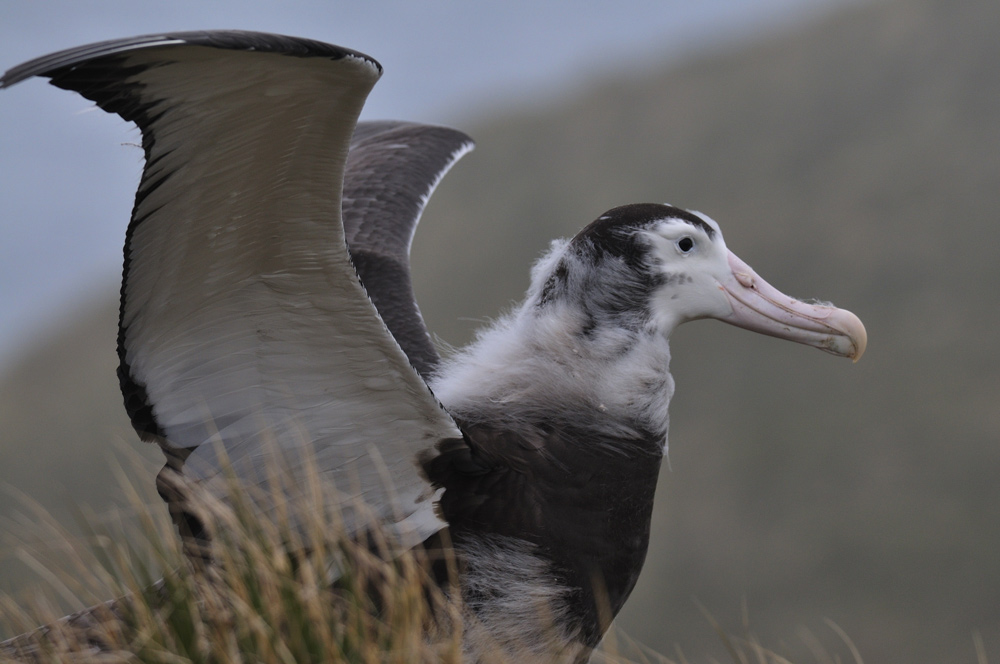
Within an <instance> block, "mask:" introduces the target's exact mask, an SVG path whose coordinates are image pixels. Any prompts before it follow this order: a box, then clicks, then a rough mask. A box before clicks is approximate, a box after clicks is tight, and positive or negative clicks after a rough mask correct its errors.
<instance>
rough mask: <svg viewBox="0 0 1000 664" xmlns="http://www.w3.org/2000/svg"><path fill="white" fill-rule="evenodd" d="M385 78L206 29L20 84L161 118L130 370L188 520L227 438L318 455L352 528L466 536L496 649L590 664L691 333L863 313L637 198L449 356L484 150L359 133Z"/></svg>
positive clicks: (137, 219) (563, 245)
mask: <svg viewBox="0 0 1000 664" xmlns="http://www.w3.org/2000/svg"><path fill="white" fill-rule="evenodd" d="M380 74H381V67H380V66H379V65H378V63H376V62H375V61H374V60H373V59H371V58H369V57H368V56H365V55H362V54H360V53H356V52H354V51H350V50H347V49H343V48H339V47H336V46H330V45H328V44H323V43H320V42H314V41H309V40H304V39H296V38H290V37H281V36H276V35H267V34H257V33H247V32H191V33H176V34H167V35H154V36H147V37H137V38H133V39H125V40H117V41H110V42H103V43H100V44H94V45H91V46H85V47H81V48H77V49H71V50H68V51H63V52H60V53H56V54H53V55H49V56H46V57H43V58H40V59H38V60H34V61H31V62H28V63H26V64H24V65H21V66H19V67H15V68H14V69H12V70H10V71H9V72H7V74H6V75H5V76H4V78H3V79H2V86H4V87H6V86H9V85H12V84H14V83H17V82H19V81H21V80H24V79H26V78H29V77H32V76H46V77H49V78H50V79H51V82H52V83H53V84H54V85H57V86H59V87H62V88H66V89H70V90H75V91H77V92H79V93H80V94H82V95H84V96H85V97H88V98H89V99H92V100H94V101H95V102H96V103H97V104H98V105H99V106H100V107H101V108H103V109H105V110H107V111H110V112H114V113H117V114H119V115H121V116H122V117H123V118H125V119H126V120H129V121H132V122H135V123H136V124H137V125H138V126H139V128H140V129H141V131H142V137H143V141H142V143H143V148H144V150H145V156H146V166H145V170H144V172H143V175H142V180H141V182H140V185H139V189H138V192H137V194H136V202H135V208H134V210H133V213H132V220H131V222H130V224H129V226H128V230H127V232H126V241H125V268H124V278H123V283H122V291H121V318H120V331H119V338H118V352H119V356H120V359H121V366H120V369H119V376H120V379H121V386H122V391H123V394H124V396H125V405H126V409H127V410H128V413H129V416H130V417H131V419H132V422H133V424H134V426H135V428H136V431H138V432H139V435H140V436H141V437H142V438H143V439H144V440H148V441H155V442H156V443H158V444H159V445H160V446H161V447H162V448H163V450H164V452H165V454H166V456H167V465H166V467H165V469H164V471H163V472H161V473H160V476H159V486H160V489H161V492H162V493H163V495H164V497H165V498H166V499H167V500H168V502H169V503H171V508H172V512H173V514H174V516H175V518H176V519H177V522H178V525H179V526H180V528H181V530H182V532H184V533H185V534H187V535H189V536H190V535H194V536H198V535H200V534H201V533H200V527H201V524H199V523H198V522H197V520H196V519H194V518H192V517H191V515H190V514H188V513H187V512H186V511H185V506H184V501H183V495H184V487H185V486H192V485H197V486H199V487H202V488H208V489H209V490H213V489H214V488H215V487H216V486H217V485H218V484H219V483H221V482H222V480H223V478H222V476H221V471H222V469H221V464H220V461H219V459H218V451H219V448H220V445H221V448H222V450H224V452H225V454H226V456H227V457H228V459H229V461H230V462H231V463H232V464H233V466H234V468H235V469H236V471H237V473H238V474H239V475H240V477H241V478H242V479H243V480H244V481H247V482H250V483H253V482H257V481H260V478H261V477H264V476H266V472H265V471H264V469H265V468H266V467H267V462H268V460H269V457H270V456H271V455H273V454H275V453H280V454H281V455H282V456H283V457H284V459H285V460H286V461H287V460H288V459H291V460H292V463H293V465H294V462H295V459H297V458H300V456H305V455H308V456H309V457H310V458H314V459H315V460H316V462H317V464H318V466H319V471H320V473H321V477H322V478H323V479H324V481H327V482H329V483H332V484H333V485H335V486H338V487H347V486H351V487H354V488H355V491H354V492H353V493H350V495H349V496H348V497H349V498H350V500H347V499H346V498H345V503H344V505H343V509H344V510H345V518H346V523H345V525H346V527H347V528H348V531H349V532H359V531H360V530H362V529H363V528H365V527H366V526H367V525H369V523H370V521H369V519H371V518H375V519H377V520H378V521H379V522H380V523H382V524H383V525H386V526H388V527H389V528H390V529H393V530H395V531H397V532H398V533H399V534H400V536H402V537H404V538H410V539H409V540H408V541H412V542H414V543H419V542H422V541H424V540H428V538H433V537H435V535H436V534H437V533H439V531H441V530H442V529H444V528H448V529H449V535H450V539H451V541H453V543H454V547H455V550H456V552H457V554H458V555H459V556H460V557H461V558H462V559H463V562H464V569H465V576H464V578H463V581H462V583H463V594H464V596H465V600H466V605H467V606H468V607H470V611H472V614H473V615H474V617H475V620H470V623H469V629H468V630H467V636H466V640H467V648H468V650H469V655H470V656H474V655H475V653H476V652H477V649H478V648H480V647H482V646H481V644H483V643H489V644H490V647H500V648H502V649H504V650H505V651H506V654H507V656H508V657H509V658H510V659H511V661H528V660H530V659H539V660H542V661H549V660H552V659H554V658H555V659H569V660H573V659H586V657H587V656H588V654H589V652H590V650H591V649H592V648H593V647H594V646H595V645H596V644H597V643H598V641H599V640H600V638H601V636H602V634H603V632H604V630H605V629H606V627H607V621H608V618H609V617H611V616H613V615H614V614H615V613H617V611H618V610H619V609H620V608H621V606H622V604H623V603H624V602H625V600H626V598H627V597H628V595H629V593H630V592H631V590H632V588H633V587H634V585H635V582H636V579H637V577H638V574H639V571H640V569H641V567H642V564H643V560H644V558H645V555H646V548H647V544H648V539H649V527H650V516H651V511H652V505H653V494H654V491H655V488H656V478H657V473H658V470H659V466H660V462H661V459H662V456H663V451H664V448H665V445H666V436H667V425H668V417H667V404H668V403H669V400H670V397H671V394H672V392H673V382H672V379H671V377H670V373H669V361H670V353H669V346H668V339H669V336H670V333H671V331H672V330H673V329H674V327H676V326H677V325H678V324H680V323H683V322H685V321H687V320H692V319H696V318H704V317H715V318H719V319H722V320H725V321H727V322H730V323H734V324H737V325H741V326H743V327H748V328H750V329H754V330H756V331H760V332H763V333H766V334H772V335H775V336H780V337H784V338H789V339H792V340H795V341H800V342H802V343H808V344H811V345H814V346H817V347H820V348H822V349H824V350H827V351H830V352H832V353H835V354H838V355H845V356H849V357H852V358H854V359H857V358H858V357H860V355H861V353H862V352H863V351H864V345H865V335H864V328H863V327H862V326H861V324H860V321H858V320H857V318H856V317H854V316H853V315H852V314H850V313H848V312H845V311H842V310H838V309H834V308H832V307H829V306H820V305H810V304H805V303H802V302H799V301H797V300H793V299H792V298H788V297H787V296H784V295H782V294H780V293H778V292H777V291H776V290H774V289H773V288H771V287H770V286H769V285H768V284H767V283H766V282H764V281H763V280H761V279H760V278H759V277H758V276H757V275H756V274H755V273H754V272H753V271H752V270H751V269H750V268H749V267H748V266H746V264H744V263H742V262H741V261H740V260H739V259H738V258H736V256H735V255H733V254H732V253H730V252H729V251H728V250H727V249H726V246H725V243H724V242H723V239H722V234H721V232H720V230H719V228H718V226H717V225H716V224H715V222H714V221H712V220H711V219H709V218H707V217H705V216H704V215H701V214H699V213H695V212H688V211H685V210H680V209H678V208H674V207H671V206H668V205H661V204H638V205H628V206H624V207H619V208H615V209H613V210H610V211H609V212H607V213H606V214H604V215H603V216H601V217H600V218H599V219H597V220H596V221H594V222H593V223H591V224H590V225H588V226H587V227H586V228H584V229H583V230H582V231H580V233H579V234H578V235H576V236H575V237H574V238H573V239H571V240H569V241H558V242H555V243H553V246H552V248H551V249H550V251H549V252H548V253H547V255H546V256H545V257H543V258H542V259H541V260H540V261H539V263H538V264H537V265H536V266H535V268H534V271H533V274H532V284H531V287H530V289H529V291H528V293H527V295H526V298H525V300H524V302H523V303H522V304H521V305H520V306H518V307H517V308H516V309H515V310H514V311H513V312H511V313H510V314H509V315H507V316H505V317H504V318H502V319H500V320H499V321H498V322H497V323H495V324H494V325H493V326H491V327H490V328H489V329H487V330H486V331H484V332H483V333H482V334H481V335H480V336H479V338H478V340H477V341H476V342H475V343H473V344H472V345H471V346H470V347H468V348H467V349H465V350H462V351H460V352H458V353H456V354H454V355H453V356H451V357H449V358H447V359H446V360H444V361H441V360H440V358H439V357H438V354H437V352H436V351H435V348H434V346H433V344H432V343H431V341H430V338H429V336H428V334H427V331H426V329H425V328H424V325H423V321H422V319H421V316H420V312H419V309H418V307H417V305H416V303H415V301H414V297H413V291H412V287H411V285H410V278H409V247H410V241H411V239H412V236H413V232H414V230H415V228H416V224H417V221H418V219H419V217H420V215H421V213H422V211H423V208H424V205H425V203H426V201H427V199H428V197H429V196H430V195H431V193H432V192H433V190H434V188H435V187H436V186H437V183H438V182H439V180H440V179H441V177H442V176H443V175H444V174H445V173H446V172H447V170H448V169H449V168H450V167H451V166H452V165H453V164H454V163H455V162H456V161H457V160H458V159H459V158H460V157H461V156H462V155H463V154H465V153H466V152H467V151H469V150H470V149H471V148H472V142H471V140H470V139H469V138H468V137H466V136H465V135H464V134H462V133H460V132H457V131H454V130H451V129H446V128H442V127H430V126H425V125H417V124H410V123H401V122H375V123H361V124H357V118H358V114H359V113H360V111H361V107H362V104H363V103H364V100H365V97H366V96H367V94H368V92H369V90H370V89H371V88H372V86H373V85H374V84H375V82H376V81H377V80H378V78H379V76H380ZM359 278H360V279H359ZM432 390H433V391H432ZM276 450H277V451H276ZM383 466H384V469H383ZM383 470H384V471H385V473H387V474H388V476H389V477H391V480H392V485H393V486H392V490H391V491H390V490H389V489H387V487H386V484H385V482H384V475H382V474H380V473H382V472H383ZM218 491H219V492H220V494H221V492H222V489H221V487H219V488H218ZM354 498H361V499H363V501H364V502H365V503H367V505H369V506H370V507H371V509H372V511H373V516H372V515H369V514H368V513H367V512H364V513H363V512H360V511H357V512H356V511H354V510H352V508H351V504H352V501H353V499H354ZM539 612H542V613H543V614H544V615H546V616H548V617H550V618H551V619H552V620H554V626H552V625H549V623H548V622H546V621H540V620H539V619H538V616H539ZM553 627H554V628H553Z"/></svg>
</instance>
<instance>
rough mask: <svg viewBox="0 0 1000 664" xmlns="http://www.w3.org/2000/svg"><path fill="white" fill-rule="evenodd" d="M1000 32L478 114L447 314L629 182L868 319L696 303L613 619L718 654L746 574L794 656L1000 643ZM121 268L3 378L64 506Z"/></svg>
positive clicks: (27, 453)
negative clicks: (711, 222)
mask: <svg viewBox="0 0 1000 664" xmlns="http://www.w3.org/2000/svg"><path fill="white" fill-rule="evenodd" d="M998 33H1000V3H996V2H994V1H993V0H981V1H978V2H973V1H971V0H960V1H952V2H946V1H945V0H896V1H889V2H880V3H874V4H870V5H862V6H858V7H855V8H853V9H850V10H846V11H843V12H841V13H838V14H836V15H832V16H829V17H826V18H824V19H823V20H822V21H819V22H817V23H815V24H812V25H809V26H806V27H803V28H799V29H797V31H796V32H794V33H791V34H785V35H781V36H778V37H775V38H772V39H770V40H768V41H767V42H764V43H755V44H750V45H744V46H742V47H740V48H739V49H737V50H733V51H730V52H722V53H715V54H712V55H706V56H703V57H700V58H698V59H696V60H692V61H689V62H687V63H686V64H684V65H682V66H679V67H677V66H673V67H670V68H664V69H662V70H660V69H658V68H657V67H655V66H649V67H645V68H641V69H636V70H634V71H623V72H621V73H620V74H619V75H618V76H616V77H614V78H612V79H607V80H601V81H595V82H594V83H593V85H592V86H591V87H590V88H589V89H587V90H585V91H583V92H581V93H579V94H578V95H577V96H576V97H575V98H573V99H567V100H563V101H561V102H559V103H553V104H548V105H546V106H539V107H536V108H531V109H524V110H521V111H516V112H505V113H504V114H503V115H497V116H496V117H490V118H487V119H484V120H482V121H481V122H480V123H478V124H477V123H470V124H469V125H468V126H465V127H463V129H466V130H468V131H469V132H470V133H471V134H472V135H473V136H474V137H475V138H476V139H477V142H478V148H477V150H476V151H475V152H474V153H472V154H471V155H469V156H468V157H466V159H465V160H463V162H462V163H460V164H459V165H458V166H457V167H456V169H455V170H454V172H453V173H452V174H450V175H449V176H448V178H446V179H445V180H444V182H443V183H442V186H441V188H440V190H439V191H438V193H437V194H436V195H435V197H434V198H433V199H432V202H431V204H430V206H429V208H428V210H427V212H426V215H425V223H424V226H423V227H422V228H421V230H420V232H419V233H418V234H417V239H416V244H415V247H414V257H413V262H414V272H415V280H416V287H417V291H418V293H417V294H418V299H419V300H420V302H421V306H422V308H423V311H424V314H425V318H426V319H427V322H428V325H429V326H430V328H431V329H432V330H434V331H436V332H437V333H438V334H439V335H440V337H441V339H442V340H443V341H444V342H446V343H449V344H454V345H458V344H461V343H464V342H465V341H467V340H468V339H469V338H470V335H471V333H472V330H474V329H475V327H477V326H478V325H479V324H480V323H481V322H482V321H484V320H487V319H488V318H489V317H492V316H495V315H496V314H497V313H498V311H501V310H502V309H503V308H505V307H506V306H508V305H509V303H510V302H512V301H515V300H517V299H518V298H519V297H520V294H521V293H522V292H523V290H524V288H525V286H526V285H527V275H528V268H529V266H530V264H531V261H532V260H533V259H534V258H535V257H537V256H538V254H539V253H540V252H541V251H542V250H543V249H544V248H545V246H546V245H547V242H548V241H549V239H551V238H553V237H557V236H562V235H570V234H572V233H574V232H575V231H576V230H577V229H578V228H580V227H581V226H583V225H584V224H586V223H587V222H589V221H591V220H592V219H594V218H596V217H597V216H598V215H599V214H600V213H602V212H603V211H604V210H606V209H608V208H610V207H613V206H615V205H619V204H623V203H627V202H635V201H666V202H669V203H672V204H674V205H679V206H682V207H689V208H695V209H699V210H702V211H703V212H705V213H707V214H709V215H711V216H712V217H713V218H715V219H716V220H717V221H719V223H720V224H721V225H722V228H723V232H724V234H725V237H726V241H727V244H728V245H729V247H730V248H731V249H733V250H734V251H735V252H736V253H737V254H738V255H740V256H741V257H742V258H743V259H744V260H746V261H747V262H748V263H749V264H750V265H752V266H754V268H756V270H757V271H758V272H759V273H760V274H761V275H762V276H763V277H764V278H765V279H767V280H768V281H770V282H771V283H772V284H774V285H775V286H777V287H778V288H780V289H782V290H785V291H786V292H789V293H791V294H793V295H799V296H816V297H819V298H822V299H828V300H832V301H833V302H835V303H837V304H838V305H840V306H843V307H846V308H849V309H851V310H852V311H854V312H855V313H857V314H858V315H859V316H860V317H861V318H862V320H864V322H865V324H866V326H867V328H868V332H869V337H870V344H869V348H868V353H867V355H866V356H865V357H864V359H863V360H862V361H861V362H860V363H859V364H857V365H853V366H852V365H851V364H850V363H849V362H846V361H843V360H838V359H835V358H832V357H830V356H827V355H824V354H822V353H818V352H816V351H815V350H813V349H809V348H805V347H802V346H796V345H792V344H789V343H786V342H781V341H777V340H775V339H771V338H766V337H761V336H758V335H753V334H750V333H747V332H745V331H742V330H737V329H735V328H730V327H727V326H725V325H722V324H719V323H716V322H697V323H693V324H690V325H687V326H684V327H682V328H681V329H680V330H679V331H678V332H677V334H676V335H675V338H674V340H673V344H672V348H673V352H674V363H673V373H674V377H675V379H676V381H677V394H676V396H675V399H674V402H673V403H672V406H671V408H672V410H671V412H672V427H671V435H670V464H669V467H665V468H664V471H663V474H662V476H661V483H660V487H659V494H658V501H659V502H658V505H657V509H656V512H655V515H654V526H653V543H652V547H651V549H650V553H649V557H648V559H647V563H646V568H645V571H644V572H643V576H642V578H641V579H640V581H639V585H638V587H637V589H636V591H635V593H634V594H633V596H632V599H631V600H630V601H629V603H628V605H627V606H626V608H625V610H624V611H623V614H622V616H621V618H620V621H619V622H620V624H621V625H622V626H623V627H624V629H625V630H626V631H627V632H629V633H630V634H631V635H633V636H634V637H636V638H637V639H639V640H640V641H643V642H645V643H646V644H648V645H650V646H652V647H654V648H656V649H658V650H660V651H662V652H664V653H668V654H670V653H674V652H675V650H674V648H675V646H678V647H679V648H680V649H681V650H682V651H683V652H684V654H685V655H687V656H688V657H689V658H690V659H691V660H692V661H697V662H700V661H705V660H706V659H707V657H708V656H710V655H711V656H716V657H718V658H721V657H722V654H721V646H720V644H719V642H718V638H717V636H716V635H715V633H714V632H713V631H712V629H711V627H710V626H709V625H708V623H707V622H706V621H705V619H704V618H703V617H702V615H701V613H700V612H699V610H698V608H697V606H696V604H695V602H694V599H697V601H698V602H700V603H701V604H703V605H704V606H706V607H707V608H708V610H709V611H711V612H712V613H713V614H714V615H715V616H716V618H718V619H719V620H720V621H721V622H722V623H723V624H724V625H725V626H726V627H727V628H729V629H731V630H737V629H739V626H740V619H741V618H740V616H741V604H742V603H743V602H744V601H745V602H746V606H747V610H748V613H749V616H750V622H751V628H752V629H753V630H754V631H755V632H756V633H757V634H758V635H760V637H761V639H762V641H764V642H765V643H767V644H769V645H771V646H775V644H782V643H783V644H786V646H785V652H786V654H788V655H789V656H790V657H792V658H797V659H801V660H810V661H813V660H815V657H812V656H811V654H810V653H811V649H810V648H811V646H810V637H809V636H808V634H810V633H811V634H813V635H815V638H816V639H817V640H819V641H820V642H822V643H824V644H826V645H827V646H829V647H830V648H831V649H834V648H835V647H836V644H837V643H838V639H837V637H836V636H835V634H834V632H833V630H831V629H830V628H829V626H828V625H827V624H826V622H825V619H827V618H829V619H831V620H833V621H834V622H835V623H836V624H838V625H839V626H840V627H842V628H843V629H844V630H845V631H846V632H847V634H849V635H850V636H851V638H852V639H853V640H854V641H855V642H856V643H857V645H858V647H859V649H860V650H861V653H862V655H863V656H864V658H865V661H866V662H868V663H869V664H870V663H872V662H910V663H923V662H926V663H932V662H933V663H937V662H975V661H976V655H975V650H974V648H973V635H974V633H979V634H981V635H982V637H983V641H984V643H985V646H986V651H987V653H988V654H989V655H990V656H991V661H1000V444H998V443H1000V348H998V345H997V344H996V342H995V339H996V336H997V335H996V332H995V330H996V329H997V327H998V323H1000V308H998V307H997V292H998V289H1000V261H997V259H996V257H995V253H996V247H997V246H998V244H1000V225H998V224H997V223H996V221H997V219H998V217H1000V157H998V155H1000V92H998V91H1000V39H998V38H997V34H998ZM357 46H359V47H361V48H363V45H357ZM376 55H377V54H376ZM125 223H126V220H124V219H123V220H122V228H123V232H124V227H125ZM111 269H112V266H109V272H110V271H111ZM116 294H117V285H116V284H114V283H112V282H111V281H109V283H108V284H107V285H106V288H105V289H104V291H103V292H102V293H101V294H100V295H98V296H96V299H95V302H94V303H93V305H91V306H90V307H89V308H87V309H88V311H87V313H85V314H81V315H79V316H77V317H74V318H72V319H71V320H68V321H67V327H66V330H65V331H63V332H60V333H58V334H54V335H53V336H52V338H50V339H42V340H39V344H38V346H37V347H36V348H34V349H32V350H30V351H26V352H25V354H24V357H23V360H22V361H21V363H20V364H19V365H18V366H17V367H15V369H14V370H12V371H11V372H10V373H9V374H8V375H7V376H6V377H5V380H4V381H3V382H2V383H0V445H2V449H3V457H2V459H3V463H2V466H0V481H3V482H5V483H7V484H8V485H13V486H14V487H17V488H19V489H20V490H21V491H24V492H25V493H27V494H29V495H31V496H32V497H34V498H36V499H38V500H40V501H42V502H43V503H44V504H46V505H48V506H50V507H52V508H53V509H56V510H57V511H59V512H60V514H68V513H69V512H70V510H68V509H66V508H67V505H69V504H71V503H73V502H86V503H88V504H90V505H92V506H94V507H95V508H96V509H98V510H100V509H102V507H103V506H106V505H107V504H108V503H109V502H111V501H115V500H119V499H120V498H119V492H118V491H117V490H116V488H115V482H114V480H113V479H112V477H111V474H110V472H109V470H108V469H107V466H108V458H109V455H110V453H111V448H113V447H114V445H113V444H112V442H113V441H123V440H124V441H129V440H132V439H133V438H134V435H133V434H132V433H131V430H130V428H129V426H128V422H127V420H126V418H125V416H124V412H123V409H122V407H121V399H120V396H119V394H118V392H117V381H116V378H115V374H114V367H115V364H116V358H115V355H114V341H115V306H114V304H113V301H112V300H113V298H114V297H115V295H116ZM135 446H136V447H139V444H138V443H136V444H135ZM145 451H146V452H147V453H148V452H152V450H150V449H149V448H148V446H146V448H145ZM149 457H150V459H154V458H155V455H153V454H150V455H149ZM149 482H152V471H150V476H149ZM17 509H18V508H17V507H16V502H14V501H12V500H10V499H7V498H6V497H3V498H0V517H2V518H5V519H6V518H10V516H11V515H13V514H15V512H16V511H17ZM7 527H10V525H9V524H7V523H5V524H4V528H7ZM840 650H842V648H840Z"/></svg>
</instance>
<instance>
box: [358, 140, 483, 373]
mask: <svg viewBox="0 0 1000 664" xmlns="http://www.w3.org/2000/svg"><path fill="white" fill-rule="evenodd" d="M473 146H474V143H473V142H472V139H471V138H469V137H468V136H466V135H465V134H464V133H462V132H460V131H457V130H455V129H449V128H447V127H435V126H431V125H422V124H415V123H411V122H392V121H383V122H363V123H361V124H359V125H358V126H357V128H356V129H355V130H354V137H353V138H352V139H351V151H350V154H349V155H348V157H347V172H346V174H345V177H344V205H343V211H344V228H345V230H346V233H347V245H348V247H349V248H350V251H351V258H352V260H353V261H354V266H355V267H356V268H357V270H358V276H360V277H361V282H362V283H363V284H364V285H365V288H366V289H367V291H368V295H369V297H371V299H372V302H374V303H375V306H376V308H377V309H378V311H379V314H380V315H381V316H382V320H383V321H385V324H386V326H388V328H389V331H390V332H392V335H393V337H395V339H396V341H398V342H399V345H400V346H402V348H403V352H405V353H406V356H407V357H408V358H410V362H411V363H412V364H413V366H414V368H415V369H416V370H417V371H418V372H420V375H421V376H423V377H424V378H425V379H428V378H429V377H430V374H431V373H433V371H434V369H435V368H436V367H437V365H438V362H439V361H440V358H439V357H438V354H437V351H436V350H435V348H434V344H433V343H432V342H431V340H430V336H429V335H428V333H427V328H426V326H425V325H424V321H423V317H422V316H421V315H420V308H419V307H418V306H417V302H416V298H415V297H414V295H413V285H412V283H411V281H410V244H411V243H412V241H413V234H414V232H415V231H416V228H417V223H418V222H419V221H420V215H421V214H422V213H423V211H424V207H425V206H426V205H427V200H428V199H429V198H430V196H431V194H432V193H433V192H434V189H435V188H436V187H437V185H438V183H439V182H440V181H441V178H443V177H444V176H445V174H446V173H447V172H448V171H449V170H450V169H451V167H452V166H453V165H454V164H455V162H457V161H458V160H459V159H461V158H462V156H464V155H465V154H467V153H468V152H469V151H470V150H472V148H473Z"/></svg>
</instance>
